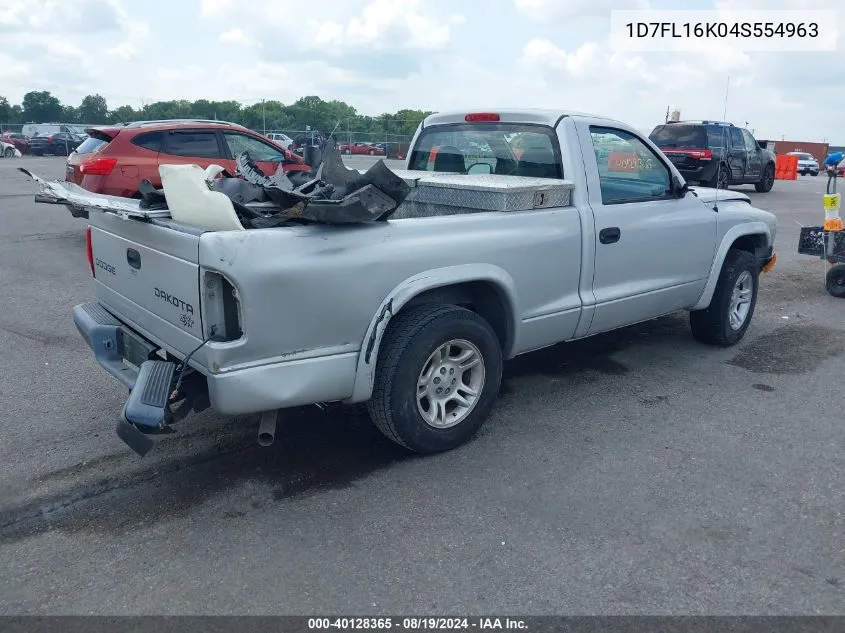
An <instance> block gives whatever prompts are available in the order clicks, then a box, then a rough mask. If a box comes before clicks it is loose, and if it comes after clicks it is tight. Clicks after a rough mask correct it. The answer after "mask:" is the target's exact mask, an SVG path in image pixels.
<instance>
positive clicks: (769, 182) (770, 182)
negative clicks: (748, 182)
mask: <svg viewBox="0 0 845 633" xmlns="http://www.w3.org/2000/svg"><path fill="white" fill-rule="evenodd" d="M774 184H775V166H774V165H771V164H770V165H766V168H765V169H764V170H763V178H762V179H761V180H760V182H758V183H755V184H754V188H755V189H756V190H757V191H758V192H760V193H766V192H767V191H771V190H772V187H773V186H774Z"/></svg>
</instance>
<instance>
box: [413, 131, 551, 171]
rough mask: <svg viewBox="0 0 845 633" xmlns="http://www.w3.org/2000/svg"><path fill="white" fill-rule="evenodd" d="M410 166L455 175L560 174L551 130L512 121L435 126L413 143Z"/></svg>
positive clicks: (423, 132) (414, 168)
mask: <svg viewBox="0 0 845 633" xmlns="http://www.w3.org/2000/svg"><path fill="white" fill-rule="evenodd" d="M409 167H410V169H413V170H420V171H443V172H451V173H459V174H468V173H469V174H488V173H489V174H497V175H510V176H532V177H535V178H563V168H562V166H561V162H560V147H559V146H558V141H557V135H556V134H555V132H554V130H553V129H552V128H550V127H546V126H541V125H522V124H518V123H472V124H457V125H436V126H432V127H430V128H427V129H424V130H423V131H422V133H421V134H420V136H419V138H418V139H417V142H416V144H415V145H414V149H413V152H412V153H411V160H410V164H409Z"/></svg>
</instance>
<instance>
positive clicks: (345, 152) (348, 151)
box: [343, 149, 352, 154]
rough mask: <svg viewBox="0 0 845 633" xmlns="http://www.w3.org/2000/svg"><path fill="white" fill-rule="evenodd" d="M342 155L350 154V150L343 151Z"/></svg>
mask: <svg viewBox="0 0 845 633" xmlns="http://www.w3.org/2000/svg"><path fill="white" fill-rule="evenodd" d="M343 153H344V154H351V153H352V150H351V149H345V150H343Z"/></svg>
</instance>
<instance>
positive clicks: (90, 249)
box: [85, 225, 97, 277]
mask: <svg viewBox="0 0 845 633" xmlns="http://www.w3.org/2000/svg"><path fill="white" fill-rule="evenodd" d="M85 252H86V253H87V254H88V267H89V268H90V269H91V276H92V277H96V276H97V275H95V274H94V248H93V247H92V246H91V225H88V226H86V227H85Z"/></svg>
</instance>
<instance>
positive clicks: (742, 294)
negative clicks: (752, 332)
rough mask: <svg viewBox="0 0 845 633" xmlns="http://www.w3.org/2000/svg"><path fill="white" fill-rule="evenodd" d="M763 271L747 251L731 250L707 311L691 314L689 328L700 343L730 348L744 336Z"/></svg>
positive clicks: (755, 303) (697, 311)
mask: <svg viewBox="0 0 845 633" xmlns="http://www.w3.org/2000/svg"><path fill="white" fill-rule="evenodd" d="M759 276H760V271H759V268H758V267H757V262H756V260H755V259H754V256H753V255H752V254H751V253H749V252H748V251H741V250H738V249H731V250H729V251H728V254H727V256H726V257H725V263H724V264H723V266H722V272H721V273H720V274H719V281H718V282H717V283H716V289H715V290H714V291H713V298H712V299H711V300H710V305H709V306H707V308H706V309H705V310H694V311H693V312H690V328H691V329H692V335H693V337H694V338H695V339H696V340H697V341H701V342H702V343H707V344H708V345H716V346H718V347H730V346H731V345H736V344H737V343H739V341H741V340H742V337H743V336H745V332H746V330H748V326H749V325H750V324H751V317H752V316H753V315H754V307H755V306H756V305H757V286H758V282H759Z"/></svg>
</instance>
